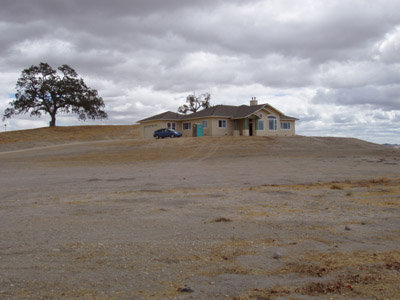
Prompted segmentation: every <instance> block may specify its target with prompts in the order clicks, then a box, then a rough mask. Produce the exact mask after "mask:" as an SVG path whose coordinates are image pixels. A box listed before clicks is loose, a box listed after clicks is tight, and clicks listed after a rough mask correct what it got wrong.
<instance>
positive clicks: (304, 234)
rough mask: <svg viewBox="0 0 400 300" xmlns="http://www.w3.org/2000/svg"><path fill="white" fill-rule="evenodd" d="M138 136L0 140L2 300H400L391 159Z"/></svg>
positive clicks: (370, 151) (313, 142) (298, 143)
mask: <svg viewBox="0 0 400 300" xmlns="http://www.w3.org/2000/svg"><path fill="white" fill-rule="evenodd" d="M84 131H86V133H84ZM137 134H138V132H137V127H129V126H126V127H118V126H116V127H113V128H111V129H110V128H109V127H101V126H99V127H93V128H92V129H90V128H89V127H85V128H79V127H74V128H57V129H50V128H48V129H41V130H33V131H24V132H19V133H18V132H14V133H12V132H10V133H2V134H0V166H1V168H0V188H1V190H0V299H235V300H245V299H258V300H261V299H400V287H399V282H400V214H399V212H400V150H398V149H392V148H386V147H383V146H379V145H375V144H371V143H367V142H364V141H360V140H356V139H344V138H320V137H318V138H315V137H301V136H297V137H291V138H261V137H237V138H234V137H220V138H217V137H216V138H197V139H195V138H180V139H165V140H150V141H144V140H139V139H137Z"/></svg>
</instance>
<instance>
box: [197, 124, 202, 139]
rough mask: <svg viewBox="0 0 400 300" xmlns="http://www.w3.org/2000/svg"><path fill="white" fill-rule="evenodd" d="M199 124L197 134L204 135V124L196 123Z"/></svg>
mask: <svg viewBox="0 0 400 300" xmlns="http://www.w3.org/2000/svg"><path fill="white" fill-rule="evenodd" d="M196 125H197V136H203V125H202V124H196Z"/></svg>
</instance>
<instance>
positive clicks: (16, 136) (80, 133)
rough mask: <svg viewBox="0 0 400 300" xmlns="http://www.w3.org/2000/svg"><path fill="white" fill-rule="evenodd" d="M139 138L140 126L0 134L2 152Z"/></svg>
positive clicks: (89, 127)
mask: <svg viewBox="0 0 400 300" xmlns="http://www.w3.org/2000/svg"><path fill="white" fill-rule="evenodd" d="M138 137H139V125H115V126H103V125H100V126H95V125H93V126H57V127H44V128H37V129H29V130H16V131H9V132H1V133H0V151H7V150H17V149H26V148H35V147H43V146H51V145H58V144H68V143H76V142H89V141H100V140H113V139H132V138H138Z"/></svg>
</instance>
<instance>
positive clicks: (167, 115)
mask: <svg viewBox="0 0 400 300" xmlns="http://www.w3.org/2000/svg"><path fill="white" fill-rule="evenodd" d="M182 117H184V115H181V114H178V113H175V112H172V111H166V112H163V113H161V114H158V115H155V116H152V117H149V118H146V119H143V120H139V121H138V122H146V121H156V120H171V121H174V120H181V119H182Z"/></svg>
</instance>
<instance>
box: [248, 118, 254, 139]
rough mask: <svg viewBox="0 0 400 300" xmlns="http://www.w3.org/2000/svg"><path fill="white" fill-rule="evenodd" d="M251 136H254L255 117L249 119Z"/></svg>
mask: <svg viewBox="0 0 400 300" xmlns="http://www.w3.org/2000/svg"><path fill="white" fill-rule="evenodd" d="M249 136H253V119H249Z"/></svg>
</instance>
